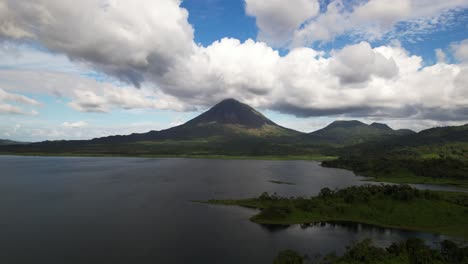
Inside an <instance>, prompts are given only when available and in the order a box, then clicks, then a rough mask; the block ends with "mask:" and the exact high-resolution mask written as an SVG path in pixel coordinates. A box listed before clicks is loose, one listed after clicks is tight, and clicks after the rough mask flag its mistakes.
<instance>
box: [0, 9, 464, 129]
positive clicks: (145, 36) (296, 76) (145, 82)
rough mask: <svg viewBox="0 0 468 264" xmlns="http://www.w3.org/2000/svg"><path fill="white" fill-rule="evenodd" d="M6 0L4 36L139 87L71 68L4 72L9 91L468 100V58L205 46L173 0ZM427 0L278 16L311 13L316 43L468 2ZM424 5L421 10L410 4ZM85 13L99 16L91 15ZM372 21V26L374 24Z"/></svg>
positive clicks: (439, 107) (291, 102)
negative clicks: (426, 59) (432, 1)
mask: <svg viewBox="0 0 468 264" xmlns="http://www.w3.org/2000/svg"><path fill="white" fill-rule="evenodd" d="M0 2H1V3H2V4H3V5H2V7H1V9H0V12H3V13H5V10H7V11H6V13H7V14H8V15H7V16H0V25H2V27H0V34H1V35H2V36H3V37H8V38H10V39H28V40H31V41H37V42H39V43H41V44H42V45H44V46H45V47H47V48H48V49H50V50H52V51H55V52H60V53H64V54H66V55H67V56H68V57H70V58H72V60H73V62H75V61H79V62H80V63H82V64H84V65H85V66H86V65H87V66H89V67H93V68H94V69H98V70H100V71H103V72H105V73H107V74H109V75H110V76H117V77H119V78H121V79H122V80H124V81H128V82H131V83H133V84H135V85H137V86H139V87H140V89H134V88H133V87H131V86H130V85H127V84H124V83H116V82H115V80H105V81H96V80H93V79H92V78H89V77H86V76H81V75H79V74H78V73H77V72H75V71H74V70H73V71H71V72H63V71H62V72H61V71H59V70H54V71H50V70H46V69H39V70H37V69H31V68H28V67H26V68H22V69H3V68H2V69H0V80H2V88H3V89H4V90H5V91H8V92H12V91H14V92H23V93H30V92H34V91H36V92H37V91H42V92H47V93H48V94H52V95H56V96H58V97H61V98H65V100H70V101H69V102H67V104H68V105H69V106H70V107H72V108H74V109H76V110H78V111H81V112H109V111H112V110H113V109H138V108H150V109H170V110H178V111H187V110H194V109H195V108H206V107H209V106H211V105H213V104H214V103H217V102H219V101H220V100H221V99H224V98H226V97H234V98H237V99H239V100H242V101H244V102H246V103H248V104H251V105H252V106H254V107H259V108H261V109H270V110H277V111H281V112H284V113H290V114H294V115H297V116H304V117H308V116H323V115H338V116H351V117H362V116H366V117H374V118H399V119H403V118H408V119H421V120H422V119H424V120H452V121H459V120H461V119H463V118H465V119H466V111H467V109H468V97H467V96H460V95H465V94H466V93H467V87H468V83H467V80H466V78H465V77H464V76H466V74H464V73H466V71H467V67H468V66H467V65H466V64H446V63H437V64H435V65H432V66H424V64H423V63H422V58H421V57H419V56H415V55H411V54H409V53H408V52H407V51H406V50H405V49H404V48H402V47H401V46H391V45H388V46H380V47H372V46H371V45H370V44H369V43H367V42H361V43H358V44H355V45H350V46H347V47H344V48H343V49H341V50H335V51H333V52H331V53H329V54H326V53H324V52H322V51H318V50H315V49H312V48H307V47H297V48H293V49H291V50H290V51H289V52H288V53H287V54H286V55H285V56H280V54H279V53H278V51H277V50H275V49H273V48H272V47H271V46H270V45H268V44H267V43H265V42H259V41H254V40H247V41H245V42H241V41H239V40H237V39H232V38H224V39H221V40H219V41H215V42H214V43H212V44H211V45H208V46H201V45H196V44H194V42H193V30H192V28H191V26H190V25H189V24H188V22H187V12H186V10H184V9H183V8H180V7H179V4H180V2H179V1H175V0H168V1H136V2H134V1H112V2H106V1H101V2H96V1H91V0H86V1H83V2H80V3H75V2H74V6H75V8H73V10H71V9H70V8H68V6H69V5H70V3H71V2H70V0H65V1H63V0H61V1H58V0H53V1H45V0H39V1H34V2H30V1H22V2H18V1H9V0H0ZM249 2H250V4H249V5H250V7H247V8H250V11H249V12H252V14H253V13H255V16H256V17H257V23H260V20H261V19H260V17H261V16H263V15H262V14H267V13H268V12H273V13H274V14H276V13H275V12H277V11H276V9H275V10H273V11H268V12H267V11H264V10H263V9H262V6H261V5H260V4H259V3H256V1H249ZM277 2H278V3H279V1H277ZM277 2H275V3H277ZM423 2H424V1H422V0H413V1H409V0H403V2H402V5H401V6H396V7H395V6H390V7H389V6H387V5H388V3H386V1H382V0H371V1H369V2H365V3H361V4H359V5H358V6H356V7H355V8H354V9H346V8H344V7H342V6H341V5H339V3H340V2H339V1H332V3H331V4H330V5H329V6H328V8H327V11H326V12H325V13H324V14H319V15H318V16H317V17H313V16H314V14H313V12H312V15H310V14H309V15H306V14H305V13H304V14H303V15H300V16H299V18H297V19H296V18H294V19H292V18H291V20H290V21H289V20H287V19H286V18H285V21H283V20H281V19H282V18H281V19H279V20H278V21H280V22H278V23H283V22H284V23H286V24H288V25H290V26H287V27H285V28H287V30H286V31H288V32H290V29H291V28H293V25H294V26H295V27H298V23H299V24H302V23H303V21H305V20H308V21H307V22H306V24H305V26H304V27H303V28H301V29H300V30H299V31H302V30H304V31H303V32H306V31H307V30H309V29H310V27H313V28H314V27H315V29H314V33H313V34H312V36H313V38H312V39H311V40H315V39H331V38H333V37H334V36H336V35H337V34H341V33H340V32H346V30H348V29H347V28H344V30H345V31H343V28H342V26H343V25H345V26H346V27H347V26H348V25H358V26H359V28H365V29H369V30H368V31H367V32H372V31H371V30H370V29H377V31H376V32H377V33H379V32H382V31H381V29H385V30H391V28H392V27H393V26H394V25H395V23H397V21H401V20H408V19H413V18H415V17H421V16H424V17H426V16H431V15H437V14H440V12H442V11H443V10H451V9H452V8H454V7H456V6H461V5H463V4H464V3H466V1H455V0H453V1H444V3H440V4H436V5H429V4H427V3H426V4H427V5H428V6H430V7H425V6H424V5H423V4H422V3H423ZM288 3H290V2H289V1H288ZM298 3H302V4H310V3H312V2H309V1H304V2H298ZM405 3H406V4H405ZM255 4H257V5H256V6H255ZM283 4H284V2H283ZM278 5H279V4H278ZM272 6H276V7H278V6H277V5H272ZM418 6H419V7H420V9H421V10H417V11H414V8H415V7H418ZM387 9H388V10H387ZM408 9H409V10H410V12H408ZM254 10H255V11H254ZM291 10H292V9H287V8H285V10H284V12H285V13H287V14H292V13H288V12H296V11H294V10H293V11H291ZM359 10H363V11H359ZM387 11H388V14H387V13H385V12H387ZM262 12H266V13H262ZM278 12H279V11H278ZM334 12H335V13H334ZM307 13H309V12H307ZM384 13H385V14H384ZM283 15H284V14H283V13H281V14H279V16H283ZM88 16H89V17H92V18H93V19H83V17H85V18H86V17H88ZM264 16H266V15H264ZM288 19H289V18H288ZM286 20H287V21H286ZM369 20H372V21H374V22H372V24H369V23H368V22H369ZM265 23H266V22H265ZM272 23H273V22H272ZM275 23H276V22H275ZM313 25H315V26H313ZM361 26H362V27H361ZM259 27H260V28H261V30H264V32H267V31H268V30H269V29H267V27H266V26H265V27H263V26H260V24H259ZM262 27H263V29H262ZM385 30H384V31H385ZM299 31H298V33H300V32H299ZM12 32H15V33H12ZM377 33H376V34H377ZM268 34H270V33H268ZM271 34H276V33H271ZM288 34H289V33H288ZM280 35H281V34H280ZM272 36H273V35H272ZM278 36H279V35H278ZM274 37H276V35H274ZM456 45H458V44H456ZM460 45H461V43H460ZM454 47H458V46H454ZM455 50H458V49H457V48H455ZM455 54H457V53H456V52H455ZM85 66H80V67H85Z"/></svg>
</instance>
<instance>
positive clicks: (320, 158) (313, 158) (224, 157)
mask: <svg viewBox="0 0 468 264" xmlns="http://www.w3.org/2000/svg"><path fill="white" fill-rule="evenodd" d="M0 156H27V157H31V156H32V157H103V158H105V157H114V158H181V159H219V160H311V161H324V160H333V159H336V158H337V157H334V156H325V155H304V156H234V155H233V156H230V155H151V154H148V155H146V154H143V155H125V154H94V153H8V152H2V153H0Z"/></svg>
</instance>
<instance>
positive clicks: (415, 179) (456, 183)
mask: <svg viewBox="0 0 468 264" xmlns="http://www.w3.org/2000/svg"><path fill="white" fill-rule="evenodd" d="M363 181H370V182H383V183H385V182H387V183H399V184H429V185H444V186H453V187H459V188H464V189H468V181H465V180H454V179H434V178H429V177H419V176H411V177H410V176H408V177H390V176H389V177H367V179H365V180H363Z"/></svg>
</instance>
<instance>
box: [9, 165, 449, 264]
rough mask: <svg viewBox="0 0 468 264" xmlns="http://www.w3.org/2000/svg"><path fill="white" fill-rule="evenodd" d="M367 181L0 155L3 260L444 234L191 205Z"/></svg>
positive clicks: (207, 257)
mask: <svg viewBox="0 0 468 264" xmlns="http://www.w3.org/2000/svg"><path fill="white" fill-rule="evenodd" d="M360 179H361V178H360V177H356V176H354V175H353V173H351V172H348V171H345V170H338V169H330V168H322V167H320V166H319V163H317V162H309V161H253V160H246V161H240V160H203V159H143V158H70V157H11V156H0V263H48V264H52V263H99V264H103V263H271V262H272V260H273V258H274V257H275V256H276V254H277V253H278V251H280V250H283V249H294V250H297V251H300V252H303V253H307V254H308V255H309V256H315V255H316V254H319V253H329V252H334V251H335V252H337V253H340V252H343V250H344V248H345V246H346V245H349V244H350V243H352V242H355V241H358V240H362V239H364V238H372V239H373V240H374V241H375V243H377V244H379V245H389V244H390V243H391V242H393V241H399V240H402V239H406V238H408V237H420V238H423V239H426V240H428V241H429V243H437V242H438V241H440V240H442V239H444V238H445V237H443V236H438V235H431V234H425V233H418V232H408V231H399V230H392V229H382V228H375V227H369V226H363V225H354V226H343V225H331V224H326V225H324V226H320V225H316V226H312V227H308V228H305V229H304V228H301V227H300V226H297V225H296V226H290V227H288V228H284V229H276V230H271V229H269V228H266V227H263V226H261V225H257V224H254V223H251V222H250V221H249V220H248V218H249V217H250V216H252V215H253V214H255V211H254V210H250V209H245V208H240V207H228V206H213V205H204V204H197V203H193V202H191V201H192V200H207V199H213V198H215V199H223V198H247V197H253V196H258V195H259V194H261V193H262V192H265V191H266V192H270V193H273V192H276V193H278V194H280V195H287V196H298V195H304V196H311V195H315V194H317V193H318V192H319V191H320V189H321V188H324V187H329V188H342V187H346V186H350V185H359V184H364V182H361V181H360ZM269 180H279V181H286V182H292V183H295V185H285V184H274V183H271V182H269Z"/></svg>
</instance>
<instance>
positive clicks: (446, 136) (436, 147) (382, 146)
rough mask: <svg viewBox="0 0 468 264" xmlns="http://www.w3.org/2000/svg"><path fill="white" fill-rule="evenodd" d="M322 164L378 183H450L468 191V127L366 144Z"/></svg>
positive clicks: (341, 153) (349, 148)
mask: <svg viewBox="0 0 468 264" xmlns="http://www.w3.org/2000/svg"><path fill="white" fill-rule="evenodd" d="M335 155H338V156H339V158H338V159H336V160H329V161H325V162H323V163H322V165H323V166H326V167H335V168H343V169H349V170H352V171H354V172H355V173H357V174H360V175H363V176H369V177H374V178H375V180H376V181H385V182H396V183H403V182H405V183H429V184H449V185H457V186H459V187H465V188H468V125H464V126H459V127H443V128H433V129H428V130H424V131H421V132H420V133H418V134H415V135H408V136H401V137H397V138H391V139H387V140H382V141H372V142H366V143H363V144H359V145H354V146H351V147H345V148H342V149H339V150H337V151H336V152H335Z"/></svg>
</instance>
